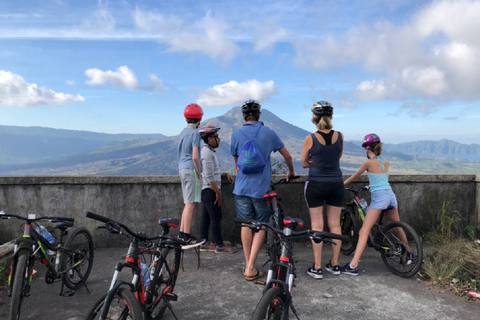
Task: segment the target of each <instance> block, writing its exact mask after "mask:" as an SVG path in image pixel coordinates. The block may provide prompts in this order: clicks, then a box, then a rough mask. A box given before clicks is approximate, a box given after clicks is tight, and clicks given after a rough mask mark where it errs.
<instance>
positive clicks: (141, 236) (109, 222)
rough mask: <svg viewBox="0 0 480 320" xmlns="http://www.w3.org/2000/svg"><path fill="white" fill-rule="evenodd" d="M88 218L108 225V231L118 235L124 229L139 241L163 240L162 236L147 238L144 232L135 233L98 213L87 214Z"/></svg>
mask: <svg viewBox="0 0 480 320" xmlns="http://www.w3.org/2000/svg"><path fill="white" fill-rule="evenodd" d="M86 217H87V218H90V219H93V220H97V221H100V222H103V223H105V224H107V226H106V227H105V228H106V229H107V230H109V231H110V232H118V233H121V232H120V230H119V229H120V228H122V229H124V230H125V231H126V232H127V233H128V234H129V235H131V236H132V237H134V238H136V239H138V240H140V241H150V240H158V239H161V238H162V236H161V235H156V236H147V235H146V234H144V233H143V232H134V231H132V230H130V228H128V227H127V226H126V225H124V224H123V223H120V222H118V221H115V220H113V219H111V218H107V217H105V216H102V215H99V214H96V213H93V212H90V211H88V212H87V214H86Z"/></svg>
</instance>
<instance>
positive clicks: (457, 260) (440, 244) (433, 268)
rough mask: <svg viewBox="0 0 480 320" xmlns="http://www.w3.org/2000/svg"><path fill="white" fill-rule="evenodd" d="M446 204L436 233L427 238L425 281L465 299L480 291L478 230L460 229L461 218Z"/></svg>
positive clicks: (424, 268)
mask: <svg viewBox="0 0 480 320" xmlns="http://www.w3.org/2000/svg"><path fill="white" fill-rule="evenodd" d="M452 203H453V201H452V202H448V201H447V202H444V203H443V204H442V208H441V210H440V212H439V213H438V215H437V221H436V225H437V227H436V228H435V230H434V231H432V232H430V233H428V234H426V235H425V236H424V237H423V242H424V244H425V245H426V246H425V249H424V264H423V272H424V274H423V275H424V277H426V278H427V279H430V280H431V281H432V283H433V284H434V285H441V286H444V287H448V288H450V289H451V290H453V291H454V292H455V293H457V294H459V295H461V296H468V291H470V290H472V291H476V290H478V289H480V241H479V240H475V239H474V235H475V232H474V228H473V227H467V228H465V230H461V228H460V226H459V225H460V221H461V219H460V215H459V214H458V212H456V211H454V210H451V209H450V205H451V204H452Z"/></svg>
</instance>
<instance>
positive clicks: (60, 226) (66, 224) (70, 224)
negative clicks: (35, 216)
mask: <svg viewBox="0 0 480 320" xmlns="http://www.w3.org/2000/svg"><path fill="white" fill-rule="evenodd" d="M70 227H73V221H61V222H58V223H57V224H55V227H54V228H57V229H60V230H65V229H67V228H70Z"/></svg>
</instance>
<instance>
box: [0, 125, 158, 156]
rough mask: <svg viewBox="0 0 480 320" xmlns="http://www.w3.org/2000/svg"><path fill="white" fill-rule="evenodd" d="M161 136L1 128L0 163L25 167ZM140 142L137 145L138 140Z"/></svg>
mask: <svg viewBox="0 0 480 320" xmlns="http://www.w3.org/2000/svg"><path fill="white" fill-rule="evenodd" d="M164 137H165V136H164V135H162V134H105V133H96V132H88V131H76V130H64V129H52V128H43V127H14V126H0V162H1V164H12V165H13V164H28V163H32V162H38V161H40V160H45V159H54V158H56V157H62V156H68V155H74V154H78V153H82V152H88V151H92V150H94V149H98V148H102V147H105V146H110V147H112V146H114V145H115V144H117V143H120V144H122V143H123V144H125V143H126V142H127V141H129V142H128V143H129V144H134V143H135V142H136V143H145V142H146V141H148V140H149V139H157V140H158V139H162V138H164ZM139 139H141V140H142V142H140V140H139Z"/></svg>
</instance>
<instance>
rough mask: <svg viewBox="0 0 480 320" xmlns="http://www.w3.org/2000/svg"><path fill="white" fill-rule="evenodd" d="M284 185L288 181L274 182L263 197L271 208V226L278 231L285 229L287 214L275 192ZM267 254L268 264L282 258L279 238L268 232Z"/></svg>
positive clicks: (295, 177)
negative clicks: (284, 221)
mask: <svg viewBox="0 0 480 320" xmlns="http://www.w3.org/2000/svg"><path fill="white" fill-rule="evenodd" d="M298 178H300V176H294V177H292V178H290V180H289V181H291V180H294V179H298ZM282 183H287V179H285V178H284V179H280V180H278V181H275V182H272V183H271V184H270V190H269V191H268V193H267V194H265V195H264V196H263V199H265V201H267V203H268V205H269V207H270V221H269V225H270V226H272V227H274V228H278V229H283V227H284V224H283V219H284V218H285V213H284V212H283V209H282V205H281V201H282V198H280V197H279V196H278V193H277V192H276V191H275V186H276V185H279V184H282ZM266 241H267V245H266V253H267V256H268V260H267V262H265V264H267V263H268V262H269V261H273V262H278V258H279V256H280V241H279V240H278V237H276V236H275V235H274V234H272V233H270V232H267V236H266Z"/></svg>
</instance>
